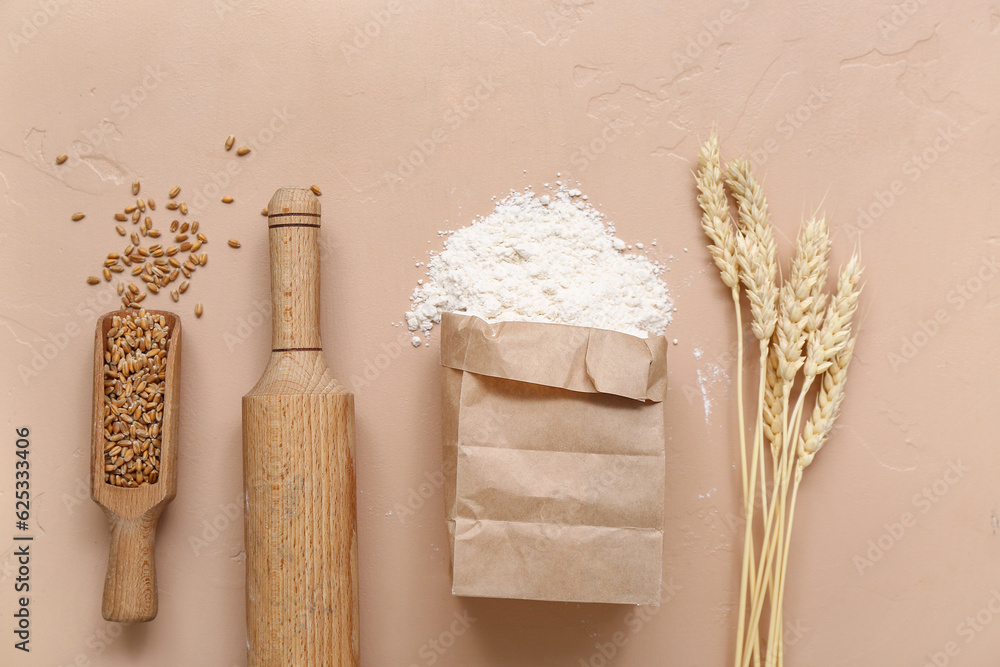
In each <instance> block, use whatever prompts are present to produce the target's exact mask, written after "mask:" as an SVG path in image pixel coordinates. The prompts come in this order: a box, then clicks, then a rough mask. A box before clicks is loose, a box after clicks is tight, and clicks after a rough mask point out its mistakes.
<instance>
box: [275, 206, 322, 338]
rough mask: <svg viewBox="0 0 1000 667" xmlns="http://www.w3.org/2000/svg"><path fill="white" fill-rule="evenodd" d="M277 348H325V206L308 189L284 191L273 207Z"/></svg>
mask: <svg viewBox="0 0 1000 667" xmlns="http://www.w3.org/2000/svg"><path fill="white" fill-rule="evenodd" d="M267 226H268V241H269V246H270V252H271V315H272V317H271V322H272V325H271V349H272V350H274V351H279V352H292V351H308V352H315V351H317V350H321V349H323V342H322V340H321V339H320V335H319V227H320V204H319V200H318V199H317V198H316V195H314V194H313V193H312V192H311V191H309V190H308V189H307V188H280V189H279V190H278V191H277V192H275V193H274V196H273V197H271V201H270V202H269V203H268V205H267Z"/></svg>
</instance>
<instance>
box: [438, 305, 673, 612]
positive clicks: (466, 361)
mask: <svg viewBox="0 0 1000 667" xmlns="http://www.w3.org/2000/svg"><path fill="white" fill-rule="evenodd" d="M441 332H442V333H441V364H442V366H443V367H444V368H443V372H444V378H443V397H442V398H443V400H442V408H443V440H444V472H445V503H446V508H447V522H448V532H449V537H450V539H451V555H452V566H453V580H452V584H453V585H452V592H453V593H454V594H455V595H463V596H474V597H503V598H523V599H533V600H562V601H573V602H610V603H623V604H625V603H627V604H658V603H659V599H660V581H661V576H662V571H661V569H662V555H663V492H664V472H665V470H664V429H663V405H662V401H663V399H664V397H665V394H666V381H667V373H666V370H667V369H666V349H667V341H666V339H664V338H663V337H662V336H653V337H650V338H645V339H644V338H638V337H636V336H629V335H627V334H622V333H618V332H614V331H607V330H604V329H591V328H586V327H573V326H566V325H561V324H542V323H529V322H504V323H500V324H487V323H486V322H484V321H483V320H481V319H478V318H475V317H469V316H464V315H457V314H445V315H444V316H443V317H442V321H441Z"/></svg>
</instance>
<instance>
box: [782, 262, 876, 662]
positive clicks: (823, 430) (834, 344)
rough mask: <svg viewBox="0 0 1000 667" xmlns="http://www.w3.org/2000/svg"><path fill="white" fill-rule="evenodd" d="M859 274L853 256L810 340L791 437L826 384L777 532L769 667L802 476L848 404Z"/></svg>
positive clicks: (799, 446) (802, 441)
mask: <svg viewBox="0 0 1000 667" xmlns="http://www.w3.org/2000/svg"><path fill="white" fill-rule="evenodd" d="M861 273H862V267H861V260H860V257H859V256H858V253H857V251H856V250H855V252H854V254H853V255H852V256H851V259H850V260H849V261H848V262H847V264H846V265H845V267H844V268H843V269H842V270H841V272H840V276H839V278H838V280H837V291H836V293H835V294H834V296H833V298H832V299H831V301H830V305H829V307H828V309H827V311H826V316H825V317H824V319H823V323H822V325H821V326H820V328H819V329H817V330H816V331H814V332H813V333H812V334H810V336H809V347H810V349H809V351H808V353H807V360H806V363H805V367H804V368H803V374H804V376H805V380H804V382H803V387H802V391H801V392H800V394H799V399H798V401H797V404H796V409H795V412H796V414H797V416H796V417H795V420H794V424H795V425H794V427H793V429H792V431H790V432H791V433H795V434H798V430H799V418H800V417H801V411H800V408H801V404H802V401H803V399H804V397H805V394H806V392H807V391H808V390H809V387H810V386H811V384H812V382H813V381H814V379H815V378H816V377H817V376H819V375H820V374H822V375H821V379H822V382H821V385H820V390H819V392H818V394H817V397H816V404H815V407H814V408H813V414H812V416H811V417H810V418H809V420H808V421H807V422H806V425H805V428H804V431H803V434H802V435H801V436H799V439H798V441H797V443H796V450H797V451H796V453H797V454H798V459H797V465H796V467H795V480H794V484H793V486H792V498H791V502H790V504H789V507H788V526H787V530H785V529H781V530H779V539H778V548H779V549H780V555H779V560H778V561H777V565H776V572H775V575H774V576H775V577H776V579H777V582H778V584H777V586H776V588H775V593H774V595H775V597H774V600H775V602H776V605H777V606H776V609H777V613H776V614H772V616H771V628H770V632H769V637H770V640H769V641H768V651H767V661H766V664H768V665H771V664H774V660H776V659H777V656H778V655H779V654H780V651H781V641H780V636H781V635H780V633H781V621H782V619H781V613H782V602H783V600H784V592H785V576H786V571H787V567H788V552H789V548H790V545H791V537H792V526H793V522H794V517H795V506H796V503H797V501H798V488H799V484H801V482H802V471H803V470H805V468H806V467H808V466H809V464H811V463H812V460H813V458H814V457H815V455H816V452H818V451H819V449H820V448H821V447H822V446H823V443H824V442H825V441H826V438H827V437H828V436H829V434H830V431H831V430H832V429H833V423H834V421H835V420H836V418H837V416H838V414H839V412H840V405H841V403H842V401H843V399H844V388H845V386H846V382H847V365H848V363H849V362H850V360H851V356H852V355H853V352H854V341H855V340H856V339H855V338H852V337H851V322H852V320H853V318H854V314H855V312H856V311H857V307H858V299H859V298H860V296H861V289H862V285H861ZM791 463H792V461H791V457H789V461H788V464H787V466H786V468H785V472H784V480H783V485H784V489H785V491H783V493H785V494H786V493H787V487H788V484H789V481H790V479H789V478H790V476H791V475H792V466H791ZM781 515H782V517H784V500H782V513H781ZM779 526H780V524H779ZM782 531H784V532H785V533H786V534H785V535H784V538H783V539H782V538H781V532H782Z"/></svg>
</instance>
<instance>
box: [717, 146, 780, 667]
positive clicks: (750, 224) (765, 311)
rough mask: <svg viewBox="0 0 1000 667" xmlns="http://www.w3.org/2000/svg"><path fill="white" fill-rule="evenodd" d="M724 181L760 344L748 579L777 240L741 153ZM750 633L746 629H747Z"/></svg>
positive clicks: (752, 648) (746, 655)
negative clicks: (733, 202)
mask: <svg viewBox="0 0 1000 667" xmlns="http://www.w3.org/2000/svg"><path fill="white" fill-rule="evenodd" d="M726 185H727V186H728V187H729V190H730V191H731V192H732V194H733V197H734V199H735V200H736V205H737V213H738V216H737V220H738V231H737V234H736V258H737V261H738V263H739V269H740V272H739V275H740V280H741V282H742V283H743V287H744V291H745V292H746V295H747V300H748V301H749V302H750V314H751V316H752V321H751V324H750V329H751V331H752V332H753V334H754V336H755V337H756V338H757V341H758V346H759V348H760V377H759V381H758V389H757V414H756V417H757V419H756V421H755V422H754V424H755V425H754V438H753V447H752V449H753V457H752V460H751V463H750V480H749V488H750V493H751V500H750V502H748V503H747V504H746V508H745V509H746V516H745V518H746V529H745V532H744V540H743V566H742V573H741V578H742V579H749V577H750V574H751V569H753V570H756V569H757V568H756V567H754V561H755V558H754V552H753V545H754V539H753V514H754V503H753V501H752V496H753V495H754V494H755V493H756V480H757V470H758V467H757V466H758V462H759V463H760V466H761V475H760V483H761V497H762V498H763V499H764V502H765V505H764V506H765V508H766V507H767V505H766V497H767V495H766V488H765V487H766V480H765V478H764V474H763V465H764V460H763V448H764V437H765V436H764V428H763V411H764V402H765V398H764V396H765V393H766V391H767V374H766V373H767V357H768V348H769V345H770V340H771V337H772V336H773V335H774V328H775V326H776V325H777V320H778V307H777V300H778V287H777V284H776V279H777V274H778V261H777V246H776V245H775V242H774V229H773V227H772V226H771V220H770V215H769V213H768V208H767V200H766V199H765V197H764V192H763V190H762V189H761V186H760V183H759V182H758V181H757V179H756V178H755V177H754V175H753V171H752V169H751V167H750V163H749V162H747V161H746V160H743V159H739V158H737V159H735V160H733V161H732V162H730V163H729V164H728V165H727V169H726ZM758 581H759V579H758V578H756V577H754V578H753V579H750V581H749V589H748V586H747V582H746V581H743V582H742V583H741V586H740V607H739V621H738V622H739V627H738V630H737V652H736V665H737V667H739V665H740V664H741V663H743V662H747V663H749V661H750V659H751V656H756V655H757V645H756V642H753V643H752V644H750V645H748V646H747V647H746V648H744V643H743V635H744V628H745V623H744V621H745V618H746V597H745V596H746V594H747V592H748V590H749V593H750V599H751V600H753V599H756V598H757V597H761V596H762V594H763V592H762V590H761V588H760V585H759V584H758V583H757V582H758ZM747 634H750V633H747Z"/></svg>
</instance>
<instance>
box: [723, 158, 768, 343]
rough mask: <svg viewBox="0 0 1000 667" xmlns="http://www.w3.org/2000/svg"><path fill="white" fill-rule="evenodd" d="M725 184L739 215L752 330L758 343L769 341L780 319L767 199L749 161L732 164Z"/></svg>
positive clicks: (739, 244)
mask: <svg viewBox="0 0 1000 667" xmlns="http://www.w3.org/2000/svg"><path fill="white" fill-rule="evenodd" d="M726 183H727V184H728V185H729V189H730V190H732V192H733V196H734V197H735V198H736V203H737V211H738V213H739V215H738V221H739V222H738V225H739V230H738V231H737V234H736V258H737V260H738V263H739V267H740V280H742V281H743V285H744V287H745V288H746V293H747V299H748V300H749V301H750V313H751V314H752V315H753V322H752V323H751V329H752V330H753V334H754V336H756V338H757V340H759V341H769V340H770V339H771V336H772V335H773V334H774V328H775V326H776V325H777V320H778V307H777V302H778V287H777V284H776V279H777V277H778V259H777V246H776V245H775V243H774V228H773V227H772V226H771V218H770V215H768V212H767V200H766V199H765V198H764V192H763V190H761V187H760V183H758V182H757V179H756V178H754V175H753V173H752V171H751V169H750V163H749V162H747V161H746V160H742V159H740V158H737V159H735V160H733V161H732V162H730V163H729V165H728V166H727V177H726Z"/></svg>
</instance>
